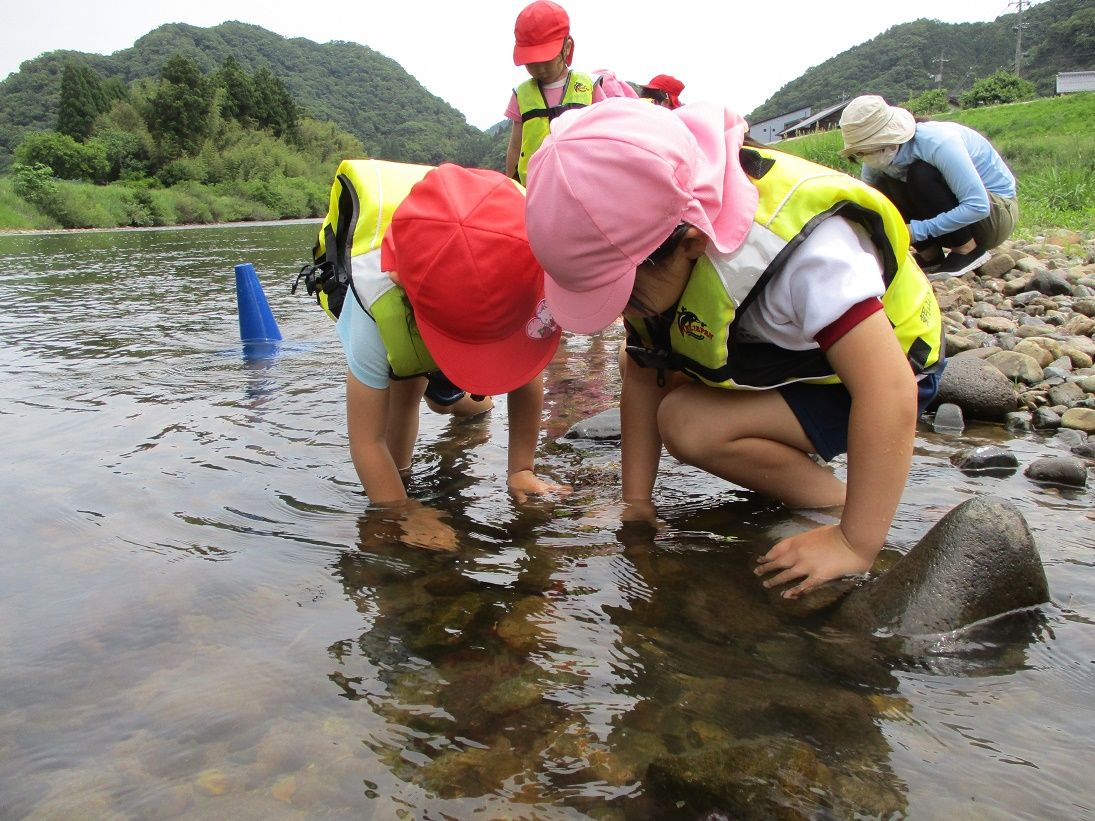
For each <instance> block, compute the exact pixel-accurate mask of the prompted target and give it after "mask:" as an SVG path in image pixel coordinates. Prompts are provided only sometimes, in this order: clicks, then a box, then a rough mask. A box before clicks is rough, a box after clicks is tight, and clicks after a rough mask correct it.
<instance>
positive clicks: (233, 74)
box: [215, 55, 255, 123]
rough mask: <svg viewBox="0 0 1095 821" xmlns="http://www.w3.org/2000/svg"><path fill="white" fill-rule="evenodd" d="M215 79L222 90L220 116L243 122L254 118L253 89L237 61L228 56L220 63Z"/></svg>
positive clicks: (249, 79)
mask: <svg viewBox="0 0 1095 821" xmlns="http://www.w3.org/2000/svg"><path fill="white" fill-rule="evenodd" d="M215 79H216V82H217V84H218V85H220V87H221V88H223V89H224V98H223V99H222V100H221V116H223V117H224V118H225V119H227V120H236V121H237V122H240V123H242V122H245V121H246V120H248V119H253V118H254V110H255V89H254V85H253V84H252V83H251V78H250V77H248V76H247V72H245V71H244V70H243V68H242V67H241V66H240V64H239V61H238V60H237V59H236V58H235V57H233V56H232V55H229V56H227V57H225V58H224V62H223V63H221V67H220V70H219V71H218V72H217V73H216V75H215Z"/></svg>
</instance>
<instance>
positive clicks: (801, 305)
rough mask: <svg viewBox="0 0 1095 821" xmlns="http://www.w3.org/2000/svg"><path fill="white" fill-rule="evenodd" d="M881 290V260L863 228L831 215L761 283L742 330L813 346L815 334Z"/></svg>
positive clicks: (788, 344)
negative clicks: (777, 272)
mask: <svg viewBox="0 0 1095 821" xmlns="http://www.w3.org/2000/svg"><path fill="white" fill-rule="evenodd" d="M885 290H886V288H885V285H884V283H883V281H882V263H881V260H880V259H879V256H878V251H877V249H876V248H875V247H874V245H873V244H872V243H871V241H870V240H869V239H868V237H867V232H866V230H865V229H864V228H862V227H861V226H859V225H857V224H855V223H852V222H849V221H848V220H846V219H844V218H843V217H830V218H829V219H827V220H825V221H824V222H822V223H821V225H819V226H818V227H817V228H815V229H814V231H813V232H812V233H811V234H810V235H809V236H808V237H807V238H806V239H805V240H803V242H802V244H801V245H800V246H799V247H798V248H796V249H795V251H794V252H793V253H792V254H791V256H790V257H789V258H788V259H787V264H786V265H785V266H784V268H783V270H782V271H780V272H779V274H777V275H776V276H775V277H773V278H772V280H771V281H770V282H769V283H768V284H767V286H765V288H764V290H763V291H762V292H761V293H760V295H759V296H758V297H757V299H756V302H755V303H754V304H753V305H752V306H751V307H750V308H749V310H748V311H747V312H746V314H745V316H744V317H743V318H742V320H741V327H740V333H743V334H745V335H746V338H749V339H756V340H760V341H764V342H771V343H774V344H776V345H779V346H780V347H781V348H786V349H788V350H792V351H803V350H809V349H811V348H817V347H820V346H819V345H818V343H817V336H818V334H819V333H821V332H822V331H823V330H825V329H826V328H828V327H829V326H831V325H832V324H833V323H834V322H836V321H837V320H839V319H840V318H841V317H842V316H844V314H846V313H847V312H848V311H849V310H850V309H851V308H853V307H854V306H856V305H858V304H859V303H861V302H863V301H864V300H868V299H871V298H872V297H875V298H879V297H881V296H882V294H883V293H884V292H885Z"/></svg>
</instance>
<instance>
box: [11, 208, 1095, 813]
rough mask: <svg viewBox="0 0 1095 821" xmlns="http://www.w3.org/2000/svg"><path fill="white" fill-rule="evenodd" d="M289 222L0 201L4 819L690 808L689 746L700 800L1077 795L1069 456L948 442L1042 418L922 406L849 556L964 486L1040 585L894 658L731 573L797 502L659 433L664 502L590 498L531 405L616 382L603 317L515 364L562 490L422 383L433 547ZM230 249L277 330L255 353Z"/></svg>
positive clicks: (1033, 807) (783, 529)
mask: <svg viewBox="0 0 1095 821" xmlns="http://www.w3.org/2000/svg"><path fill="white" fill-rule="evenodd" d="M315 229H316V226H315V224H314V223H289V224H279V225H250V226H224V227H216V228H201V229H192V230H182V229H174V230H154V231H117V232H93V233H71V234H50V235H44V234H39V235H22V236H11V235H8V236H0V274H2V276H0V338H2V340H3V345H2V346H0V421H2V430H0V442H2V444H3V448H2V452H0V453H2V458H3V462H4V469H3V472H2V475H0V505H2V510H3V518H2V523H3V536H2V537H0V559H2V563H3V572H2V573H0V661H2V663H0V817H2V818H5V819H7V818H180V817H181V818H213V817H222V818H262V819H272V818H298V817H320V818H370V817H372V818H433V819H440V818H471V817H474V818H545V819H551V818H582V817H591V818H598V819H631V818H635V819H642V818H676V817H680V818H693V817H703V813H704V812H705V811H706V809H707V808H709V807H710V806H711V802H710V801H708V800H705V798H704V795H705V793H704V792H703V790H702V789H696V790H694V791H690V792H688V793H687V794H682V793H681V792H680V791H675V790H674V789H672V788H668V787H666V786H665V785H664V784H663V783H661V782H656V780H653V779H651V778H650V777H649V771H648V767H650V765H651V763H652V762H655V763H656V764H660V763H661V762H664V761H666V760H670V761H673V760H680V759H679V757H680V756H688V755H693V754H695V755H696V756H697V757H698V758H704V755H705V754H706V753H708V752H710V753H711V755H712V756H713V757H714V760H715V761H717V762H719V763H718V766H716V767H714V771H713V773H712V775H711V779H712V780H713V781H715V782H720V781H721V782H723V783H725V782H727V780H728V779H729V780H731V781H733V780H740V782H741V785H742V786H741V788H740V793H741V794H742V795H745V794H748V796H749V799H748V801H744V800H743V802H739V803H740V804H741V805H740V806H737V807H736V809H735V808H734V807H730V806H726V805H725V804H722V805H720V806H722V807H723V809H724V810H726V811H727V812H728V813H729V814H728V815H723V816H714V817H731V816H733V817H753V816H756V817H809V818H829V817H840V818H843V817H852V816H854V815H860V816H881V817H910V818H941V817H962V818H993V819H996V818H1044V817H1049V818H1085V817H1086V818H1092V817H1095V779H1093V778H1092V773H1093V772H1095V624H1093V623H1095V527H1093V520H1095V514H1093V508H1092V497H1093V493H1092V490H1091V489H1090V488H1088V489H1086V490H1083V491H1071V492H1069V491H1061V490H1057V489H1053V488H1045V487H1040V486H1037V485H1034V484H1032V483H1031V482H1029V481H1028V480H1027V479H1025V478H1024V477H1023V475H1022V471H1021V470H1020V471H1019V472H1018V473H1016V474H1015V475H1014V476H1012V477H1010V478H1004V479H999V478H976V477H970V476H966V475H964V474H962V473H961V472H959V471H958V470H957V469H955V468H953V467H952V466H951V464H950V462H949V458H950V456H951V454H952V453H953V452H954V451H955V450H956V449H958V448H961V447H967V446H970V445H976V444H985V443H995V444H999V443H1005V442H1007V443H1009V444H1010V446H1011V447H1012V448H1013V450H1014V451H1015V452H1016V453H1017V455H1018V456H1019V459H1020V463H1021V465H1025V464H1027V463H1029V462H1030V461H1031V460H1032V459H1033V458H1035V457H1037V456H1041V455H1050V454H1059V453H1062V450H1061V447H1060V445H1059V444H1058V443H1055V442H1054V441H1053V440H1052V439H1051V438H1047V437H1043V436H1041V435H1030V436H1021V437H1020V438H1018V439H1012V438H1011V437H1010V435H1008V434H1006V433H1005V432H1004V431H1003V430H1002V429H1001V428H999V427H997V426H989V425H979V426H974V427H971V428H967V430H966V432H965V433H964V434H963V435H960V436H954V435H950V436H942V435H938V434H935V433H934V432H932V431H931V429H930V427H928V426H926V425H924V424H922V425H921V430H920V434H919V437H918V439H917V447H916V456H915V462H914V465H913V472H912V476H911V478H910V481H909V486H908V489H907V491H906V493H905V496H904V499H903V503H902V505H901V508H900V510H899V512H898V515H897V520H896V522H895V524H894V526H893V529H892V530H891V532H890V540H889V545H890V547H891V548H892V549H891V550H887V551H886V552H885V553H884V554H883V557H882V561H881V564H880V566H881V567H884V566H886V565H887V564H889V563H892V562H893V561H894V559H895V558H897V557H898V556H900V554H901V553H902V552H903V551H907V550H908V549H909V548H910V547H911V546H912V545H914V544H915V543H916V542H917V540H918V539H919V538H920V537H921V536H922V535H923V534H924V533H925V532H926V531H927V530H928V528H929V527H931V525H932V524H933V523H934V522H936V521H937V520H938V519H939V518H940V517H941V516H942V515H943V514H944V513H945V512H946V511H947V510H949V509H951V508H952V507H953V506H954V505H956V504H958V503H959V502H961V501H963V500H964V499H967V498H969V497H971V496H973V495H975V494H980V493H988V494H993V495H997V496H1002V497H1005V498H1010V499H1012V500H1014V502H1015V503H1016V504H1017V505H1018V507H1019V508H1020V510H1021V511H1022V513H1023V514H1024V516H1025V517H1026V519H1027V522H1028V523H1029V525H1030V527H1031V530H1032V531H1033V532H1034V535H1035V538H1036V541H1037V544H1038V547H1039V550H1040V552H1041V555H1042V559H1043V562H1044V565H1045V570H1046V575H1047V577H1048V579H1049V585H1050V592H1051V597H1052V600H1051V601H1050V602H1049V603H1047V604H1046V605H1044V606H1043V607H1040V608H1037V609H1036V610H1034V611H1029V612H1023V613H1019V614H1012V615H1009V616H1006V617H1003V618H1000V619H997V620H994V621H992V622H989V623H986V624H982V625H979V626H977V627H976V628H975V629H973V630H967V631H962V632H960V633H958V634H955V635H948V636H941V637H939V638H938V640H937V641H935V642H934V643H933V644H932V646H931V649H930V650H929V651H927V652H924V653H920V654H918V655H916V656H915V657H910V656H908V655H907V654H904V653H902V652H901V651H900V650H898V649H896V648H895V646H894V645H893V644H892V642H891V640H889V639H887V638H886V637H884V636H860V635H848V634H843V633H840V632H838V631H835V630H833V629H832V628H830V627H828V626H826V624H825V622H824V620H823V619H815V620H808V621H804V620H801V619H795V618H791V617H789V616H786V615H782V614H781V612H780V611H779V610H778V609H777V608H776V607H774V606H773V603H772V602H771V601H770V600H769V598H768V595H767V593H766V592H765V591H763V590H762V588H761V587H760V586H759V583H758V582H757V581H756V579H755V578H754V577H753V576H752V574H751V572H750V568H751V565H752V563H753V561H754V559H755V557H756V556H757V555H758V554H760V553H762V552H764V551H765V550H766V549H767V548H768V546H770V544H771V543H772V542H773V540H775V539H777V538H779V537H780V536H782V535H786V534H789V533H792V532H796V531H797V530H800V529H802V528H805V527H808V526H811V525H812V524H814V523H815V522H816V521H819V520H824V517H819V516H815V517H814V518H812V519H811V518H805V517H803V516H802V515H799V514H796V513H793V512H788V511H786V510H783V509H781V508H779V507H777V506H775V505H773V504H770V503H768V502H766V501H765V500H763V499H760V498H757V497H755V496H753V495H751V494H749V493H746V492H743V491H741V490H740V489H738V488H735V487H734V486H731V485H728V484H725V483H722V482H720V481H718V480H715V479H712V478H711V477H709V476H706V475H704V474H702V473H699V472H697V471H694V470H691V469H688V468H683V467H681V466H680V465H678V464H676V463H675V462H673V461H672V460H671V459H669V458H668V457H666V458H665V461H664V465H663V475H662V478H661V480H660V482H659V488H658V499H657V501H658V503H659V512H660V515H661V517H662V518H663V519H664V521H665V526H664V528H662V529H661V530H660V531H659V532H658V533H657V534H656V535H642V534H637V535H625V534H622V533H620V532H619V529H618V519H617V507H616V502H617V492H618V491H617V484H616V482H617V479H616V477H617V471H618V467H619V465H618V459H619V453H618V448H617V447H616V446H615V445H614V444H612V443H588V442H586V443H579V442H575V441H572V440H563V439H561V436H562V434H563V433H564V432H565V431H566V430H567V429H568V428H569V427H570V425H572V424H573V423H574V422H575V421H577V420H579V419H581V418H584V417H586V416H589V415H591V414H593V413H595V412H597V411H600V410H603V409H605V408H607V407H610V406H611V405H612V404H613V403H614V401H615V397H616V394H617V391H618V377H617V375H616V373H615V350H616V345H617V343H618V333H615V332H607V333H606V335H605V336H603V337H594V338H589V337H568V338H567V339H565V340H564V344H563V346H562V347H561V348H560V350H559V354H558V356H557V357H556V359H555V361H554V362H553V363H552V364H551V366H550V369H549V374H548V381H549V393H548V397H547V403H546V407H545V417H546V419H545V435H544V447H543V449H542V462H541V464H542V468H543V471H544V472H545V473H546V474H547V475H549V476H551V477H553V478H554V479H556V480H558V481H560V482H564V483H568V484H570V485H572V486H573V488H574V490H573V492H572V493H571V494H569V495H567V496H560V497H558V498H555V499H550V500H542V501H538V502H536V503H534V504H530V505H527V506H521V507H518V506H516V505H515V504H514V503H513V502H512V501H511V499H510V497H509V496H508V494H507V493H506V490H505V453H504V443H505V439H506V424H507V420H506V412H505V402H504V399H502V400H501V401H499V403H498V407H497V408H496V409H495V411H493V412H492V413H491V414H490V415H489V416H487V417H485V418H480V419H478V420H474V421H471V422H464V423H453V422H451V421H450V420H448V419H447V418H441V417H437V416H434V415H432V414H430V413H428V412H425V413H424V417H423V426H422V435H421V437H420V440H419V447H418V450H417V452H416V466H415V469H414V476H413V488H414V493H415V494H416V495H417V496H418V497H419V498H421V499H423V500H425V501H426V503H428V504H430V505H432V506H434V507H435V508H437V509H439V510H441V511H443V513H444V515H445V516H446V517H447V519H448V521H449V522H450V523H451V524H452V525H453V527H454V528H455V529H456V531H457V533H458V534H459V537H460V549H459V550H458V551H457V552H456V553H454V554H444V555H439V554H434V553H428V552H425V551H420V550H416V549H412V548H408V547H406V546H404V545H402V544H401V543H400V541H399V529H398V527H397V526H396V525H395V524H394V523H393V522H391V521H389V520H388V519H387V518H386V517H385V516H384V515H383V513H381V512H378V511H371V510H369V509H368V506H367V504H366V500H365V498H364V496H363V495H362V493H361V489H360V486H359V484H358V482H357V479H356V475H355V474H354V471H353V467H352V465H351V463H350V459H349V454H348V451H347V447H346V437H345V427H344V418H343V386H342V382H343V373H344V364H343V361H342V358H341V350H340V348H339V345H338V342H337V340H336V337H335V334H334V327H333V325H332V324H331V323H330V321H329V320H328V319H327V318H326V316H325V315H324V314H323V313H322V311H320V310H319V308H318V307H317V306H316V305H315V304H314V302H312V301H311V300H309V299H308V298H307V297H304V296H302V295H301V294H298V295H296V296H290V294H289V292H288V285H289V282H290V281H291V279H292V277H293V275H295V273H296V270H297V268H299V266H300V265H301V264H302V263H303V262H304V260H305V258H306V257H307V255H308V253H309V250H310V248H311V244H312V241H313V238H314V233H315ZM244 261H250V262H253V263H254V264H255V266H256V268H257V269H258V271H259V276H260V279H261V281H262V283H263V285H264V287H265V290H266V293H267V296H268V297H269V300H270V304H271V306H272V308H273V312H274V314H275V316H276V317H277V320H278V323H279V325H280V328H281V331H282V333H283V335H284V337H285V344H284V345H283V346H282V347H281V349H280V350H279V351H277V352H275V353H273V354H272V355H270V356H268V357H265V358H260V359H247V358H245V357H244V355H243V351H242V348H241V345H240V343H239V332H238V327H237V316H236V305H235V291H234V276H233V266H234V265H235V264H236V263H239V262H244ZM837 469H838V471H842V470H843V467H842V465H841V464H840V463H838V464H837ZM711 751H714V752H711ZM654 769H656V767H655V768H654ZM716 787H717V784H716ZM735 789H737V788H735Z"/></svg>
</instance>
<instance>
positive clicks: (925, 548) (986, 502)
mask: <svg viewBox="0 0 1095 821" xmlns="http://www.w3.org/2000/svg"><path fill="white" fill-rule="evenodd" d="M1048 599H1049V585H1048V584H1047V582H1046V574H1045V571H1044V570H1043V568H1042V562H1041V559H1040V557H1039V556H1038V550H1037V547H1036V546H1035V544H1034V537H1033V536H1032V535H1031V533H1030V529H1029V528H1028V527H1027V523H1026V521H1025V520H1024V519H1023V516H1022V514H1021V513H1020V512H1019V510H1018V508H1016V507H1015V505H1013V504H1011V503H1010V502H1005V501H1002V500H999V499H992V498H990V497H982V496H979V497H975V498H973V499H970V500H969V501H966V502H963V503H962V504H960V505H958V507H956V508H954V509H953V510H951V511H950V512H949V513H947V515H946V516H944V517H943V518H942V519H940V520H939V522H937V523H936V525H935V526H934V527H933V528H932V529H931V530H929V531H928V532H927V533H926V534H925V536H924V538H923V539H921V540H920V542H919V543H918V544H917V545H916V546H915V547H913V549H912V550H910V551H909V552H908V554H907V555H906V556H904V557H903V558H902V559H901V560H900V561H898V562H897V564H895V565H894V566H893V567H892V568H890V569H889V570H888V571H886V572H885V573H883V574H882V575H881V576H879V577H878V578H877V579H875V580H873V581H872V582H871V583H870V584H867V585H864V586H863V587H860V588H858V589H856V590H855V591H853V592H852V593H851V594H849V596H848V597H847V598H846V599H845V600H844V603H843V604H841V605H840V607H839V608H838V609H837V610H836V612H835V614H834V617H833V620H834V623H835V624H836V625H838V626H841V627H845V628H849V629H859V630H868V631H879V630H887V631H891V632H893V633H896V634H898V635H903V636H915V635H924V634H928V633H946V632H949V631H951V630H956V629H958V628H960V627H963V626H965V625H967V624H972V623H973V622H975V621H980V620H981V619H986V618H989V617H990V616H996V615H999V614H1001V613H1006V612H1008V611H1010V610H1017V609H1019V608H1022V607H1032V606H1034V605H1037V604H1041V603H1043V602H1045V601H1047V600H1048Z"/></svg>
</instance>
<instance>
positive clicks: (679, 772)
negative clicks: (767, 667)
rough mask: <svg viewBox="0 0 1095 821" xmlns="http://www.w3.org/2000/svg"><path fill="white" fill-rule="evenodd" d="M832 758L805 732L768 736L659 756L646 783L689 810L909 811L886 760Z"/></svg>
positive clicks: (742, 813) (807, 814)
mask: <svg viewBox="0 0 1095 821" xmlns="http://www.w3.org/2000/svg"><path fill="white" fill-rule="evenodd" d="M826 759H827V757H824V756H822V755H819V752H818V751H817V750H816V749H815V748H814V747H813V746H811V745H810V744H809V743H808V742H807V741H805V740H802V739H798V738H791V737H789V736H766V737H761V738H755V739H744V740H741V741H737V742H733V743H730V744H725V745H721V746H717V747H709V748H707V749H703V750H700V751H697V752H692V753H684V754H682V755H669V756H663V757H662V758H658V759H655V760H654V761H652V762H651V763H650V766H649V767H648V768H647V771H646V782H645V783H646V784H647V785H648V786H650V787H651V789H652V790H653V791H654V792H655V793H656V794H658V795H660V796H662V797H664V798H668V799H670V800H676V801H677V807H678V809H680V810H681V815H680V816H679V817H685V818H687V817H702V816H696V815H695V813H698V812H702V811H703V810H708V809H713V808H717V809H718V810H722V811H727V812H729V813H731V817H733V818H770V819H784V818H785V819H798V818H828V817H836V818H853V817H861V816H864V815H865V816H868V817H872V818H892V817H895V816H902V815H904V813H905V811H906V809H907V804H906V798H905V795H904V794H903V792H902V790H901V789H900V783H899V782H898V781H897V780H896V779H894V778H893V777H892V775H891V774H890V773H888V772H887V771H886V768H885V767H878V766H875V767H867V766H855V765H856V763H858V762H849V761H846V760H843V759H841V760H826ZM707 817H717V816H707Z"/></svg>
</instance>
